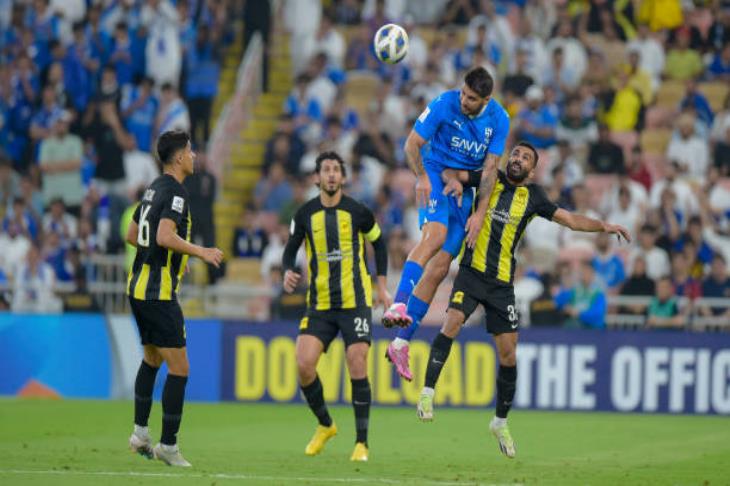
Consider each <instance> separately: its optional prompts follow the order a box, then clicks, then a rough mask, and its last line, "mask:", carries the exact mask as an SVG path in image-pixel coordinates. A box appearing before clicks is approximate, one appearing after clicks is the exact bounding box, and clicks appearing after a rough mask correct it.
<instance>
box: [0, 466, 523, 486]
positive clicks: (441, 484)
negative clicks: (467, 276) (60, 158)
mask: <svg viewBox="0 0 730 486" xmlns="http://www.w3.org/2000/svg"><path fill="white" fill-rule="evenodd" d="M0 474H16V475H33V474H36V475H51V476H52V475H57V476H117V477H149V478H212V479H241V480H244V481H245V480H248V481H287V482H289V481H292V482H305V481H314V482H319V483H358V484H368V483H373V482H376V483H381V484H403V482H404V481H403V480H399V479H389V478H323V477H296V476H256V475H252V474H226V473H211V474H201V473H190V474H182V473H156V472H137V471H70V470H54V469H48V470H31V469H28V470H26V469H0ZM413 481H418V483H419V484H430V485H433V486H464V485H468V484H472V485H478V486H522V485H520V484H513V483H510V484H508V485H497V484H487V483H475V482H468V481H467V482H459V481H433V480H422V479H421V480H418V479H417V478H413Z"/></svg>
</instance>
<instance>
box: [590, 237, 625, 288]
mask: <svg viewBox="0 0 730 486" xmlns="http://www.w3.org/2000/svg"><path fill="white" fill-rule="evenodd" d="M596 252H597V253H596V255H594V257H593V259H592V260H591V264H592V265H593V269H594V270H595V271H596V275H597V278H598V283H599V285H600V286H601V288H603V290H605V291H606V292H608V293H609V294H613V293H616V292H617V291H618V290H619V288H620V287H621V284H623V282H624V280H625V279H626V271H625V270H624V262H623V260H622V259H621V257H620V256H619V255H618V254H616V252H615V251H614V250H612V248H611V240H610V235H609V234H608V233H599V234H598V236H597V237H596Z"/></svg>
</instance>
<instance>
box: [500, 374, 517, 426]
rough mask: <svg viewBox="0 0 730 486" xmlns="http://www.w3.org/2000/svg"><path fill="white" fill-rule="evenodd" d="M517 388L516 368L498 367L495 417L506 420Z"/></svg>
mask: <svg viewBox="0 0 730 486" xmlns="http://www.w3.org/2000/svg"><path fill="white" fill-rule="evenodd" d="M516 388H517V366H504V365H499V373H498V374H497V413H496V415H497V417H499V418H507V414H508V413H509V409H510V408H512V400H513V399H514V398H515V389H516Z"/></svg>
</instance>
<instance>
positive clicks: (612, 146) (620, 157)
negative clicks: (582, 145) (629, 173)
mask: <svg viewBox="0 0 730 486" xmlns="http://www.w3.org/2000/svg"><path fill="white" fill-rule="evenodd" d="M588 167H589V168H590V169H591V172H594V173H597V174H621V173H624V172H625V171H626V167H625V165H624V151H623V150H622V149H621V146H620V145H618V144H616V143H614V142H613V141H612V140H611V132H610V130H609V128H608V126H606V125H599V126H598V140H597V141H596V142H594V143H592V144H591V145H590V148H589V150H588Z"/></svg>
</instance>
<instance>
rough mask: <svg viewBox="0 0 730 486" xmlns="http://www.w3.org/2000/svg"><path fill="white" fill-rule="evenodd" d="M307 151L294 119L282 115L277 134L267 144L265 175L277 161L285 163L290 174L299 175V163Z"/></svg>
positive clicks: (287, 115)
mask: <svg viewBox="0 0 730 486" xmlns="http://www.w3.org/2000/svg"><path fill="white" fill-rule="evenodd" d="M282 140H283V141H282ZM305 149H306V147H305V145H304V142H303V141H302V139H301V138H300V137H299V134H298V133H297V131H296V130H295V126H294V117H293V116H292V115H291V114H287V113H285V114H283V115H281V116H280V117H279V125H278V126H277V129H276V132H274V134H273V135H272V136H271V138H270V139H269V140H268V141H267V142H266V152H265V153H264V165H263V172H264V174H268V171H269V168H270V167H271V164H273V163H274V162H275V161H278V162H283V163H284V167H285V169H286V172H287V173H288V174H297V173H299V163H300V161H301V159H302V156H303V155H304V152H305Z"/></svg>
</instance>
